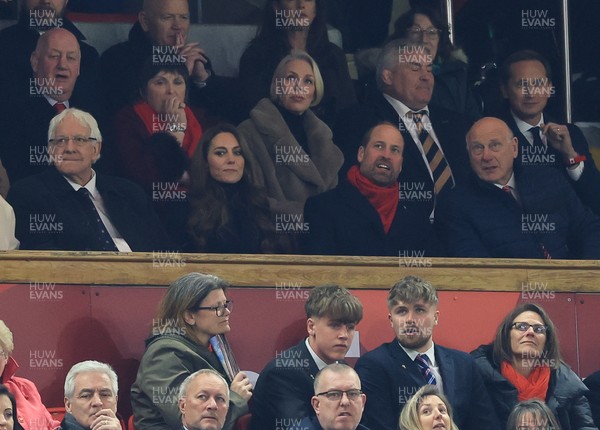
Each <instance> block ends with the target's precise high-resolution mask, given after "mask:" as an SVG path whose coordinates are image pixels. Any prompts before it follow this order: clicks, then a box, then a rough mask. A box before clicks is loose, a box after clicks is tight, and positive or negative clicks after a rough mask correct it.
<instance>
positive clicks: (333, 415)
mask: <svg viewBox="0 0 600 430" xmlns="http://www.w3.org/2000/svg"><path fill="white" fill-rule="evenodd" d="M314 386H315V395H314V396H313V398H312V407H313V409H314V410H315V413H316V416H313V417H310V418H309V417H306V418H305V419H304V420H303V421H302V423H301V424H300V428H302V429H304V430H356V429H359V430H368V429H367V427H365V426H363V425H362V424H360V419H361V418H362V413H363V410H364V409H365V402H366V401H367V396H365V395H364V394H363V392H362V391H361V390H360V379H359V377H358V375H357V374H356V372H355V371H354V369H352V368H351V367H350V366H347V365H345V364H342V363H334V364H330V365H329V366H326V367H324V368H323V369H322V370H321V371H320V372H319V373H317V376H316V377H315V383H314Z"/></svg>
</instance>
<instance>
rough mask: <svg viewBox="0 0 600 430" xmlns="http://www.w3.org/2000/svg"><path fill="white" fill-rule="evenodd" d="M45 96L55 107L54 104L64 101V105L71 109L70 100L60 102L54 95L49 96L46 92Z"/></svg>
mask: <svg viewBox="0 0 600 430" xmlns="http://www.w3.org/2000/svg"><path fill="white" fill-rule="evenodd" d="M44 97H45V98H46V100H48V103H50V105H51V106H52V107H54V105H55V104H56V103H62V104H64V105H65V107H66V108H67V109H69V100H65V101H64V102H59V101H58V100H56V99H53V98H52V97H50V96H48V95H47V94H44Z"/></svg>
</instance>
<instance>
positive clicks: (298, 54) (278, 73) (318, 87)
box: [270, 49, 325, 107]
mask: <svg viewBox="0 0 600 430" xmlns="http://www.w3.org/2000/svg"><path fill="white" fill-rule="evenodd" d="M293 60H302V61H304V62H306V63H308V64H310V66H311V68H312V70H313V74H314V76H315V95H314V99H313V101H312V102H311V104H310V107H313V106H316V105H318V104H319V103H321V99H323V94H325V84H324V83H323V76H322V75H321V71H320V70H319V65H318V64H317V62H316V61H315V59H314V58H313V57H311V56H310V55H309V54H308V53H307V52H305V51H302V50H300V49H294V50H293V51H292V53H291V54H289V55H287V56H285V57H284V58H282V59H281V61H280V62H279V64H278V65H277V68H276V69H275V72H273V78H272V79H271V90H270V96H271V101H272V102H274V103H275V102H277V100H278V99H279V96H278V95H277V79H278V78H283V77H284V76H283V68H284V67H285V65H286V64H287V63H289V62H290V61H293Z"/></svg>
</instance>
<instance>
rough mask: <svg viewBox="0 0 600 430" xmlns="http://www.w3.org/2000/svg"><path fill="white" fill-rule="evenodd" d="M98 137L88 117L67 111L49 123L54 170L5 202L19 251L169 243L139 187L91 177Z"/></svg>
mask: <svg viewBox="0 0 600 430" xmlns="http://www.w3.org/2000/svg"><path fill="white" fill-rule="evenodd" d="M101 148H102V135H101V134H100V130H99V129H98V123H97V122H96V120H95V119H94V118H93V117H92V116H91V115H90V114H89V113H87V112H83V111H81V110H78V109H66V110H64V111H63V112H62V113H60V114H59V115H57V116H56V117H54V118H53V119H52V121H51V122H50V127H49V130H48V154H49V157H50V160H51V162H52V164H53V166H54V168H51V169H48V170H46V171H44V172H42V173H39V174H37V175H34V176H31V177H28V178H25V179H23V180H22V181H19V182H17V183H15V184H14V185H13V186H12V187H11V189H10V192H9V195H8V201H9V202H10V203H11V204H12V206H13V208H14V210H15V214H16V217H17V227H16V231H17V238H18V239H19V240H20V241H21V249H59V250H72V251H120V252H131V251H147V252H149V251H156V250H165V249H166V248H168V247H169V243H170V240H169V239H168V237H167V235H166V233H165V232H164V229H163V227H162V225H161V224H160V222H159V220H158V218H157V216H156V214H155V213H154V211H153V210H152V207H151V205H150V203H149V202H148V201H147V199H146V197H145V194H144V192H143V190H142V189H141V188H139V187H138V186H137V185H135V184H134V183H132V182H130V181H127V180H124V179H121V178H116V177H110V176H105V175H102V174H96V172H95V171H94V169H93V168H92V165H93V164H94V163H95V162H96V161H97V160H98V158H99V157H100V150H101Z"/></svg>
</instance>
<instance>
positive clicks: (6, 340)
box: [0, 320, 15, 355]
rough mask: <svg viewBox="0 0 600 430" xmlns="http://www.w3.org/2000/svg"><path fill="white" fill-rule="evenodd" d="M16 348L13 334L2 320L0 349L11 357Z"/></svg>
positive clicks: (0, 322)
mask: <svg viewBox="0 0 600 430" xmlns="http://www.w3.org/2000/svg"><path fill="white" fill-rule="evenodd" d="M14 348H15V345H14V343H13V334H12V332H11V331H10V329H9V328H8V327H7V326H6V324H5V323H4V321H2V320H0V349H4V352H6V353H7V354H8V355H11V354H12V352H13V349H14Z"/></svg>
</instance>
